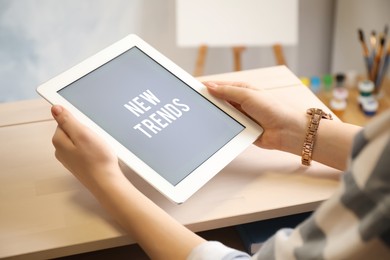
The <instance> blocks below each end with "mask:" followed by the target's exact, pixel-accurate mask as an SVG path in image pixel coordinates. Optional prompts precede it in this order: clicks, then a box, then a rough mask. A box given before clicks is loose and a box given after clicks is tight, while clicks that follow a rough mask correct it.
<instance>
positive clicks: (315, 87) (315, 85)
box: [310, 76, 321, 94]
mask: <svg viewBox="0 0 390 260" xmlns="http://www.w3.org/2000/svg"><path fill="white" fill-rule="evenodd" d="M310 89H311V91H313V93H315V94H317V93H318V92H320V90H321V79H320V78H319V77H317V76H313V77H311V78H310Z"/></svg>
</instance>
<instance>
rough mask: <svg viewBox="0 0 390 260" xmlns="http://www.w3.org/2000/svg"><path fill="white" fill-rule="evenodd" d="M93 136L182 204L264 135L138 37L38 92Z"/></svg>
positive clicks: (112, 47)
mask: <svg viewBox="0 0 390 260" xmlns="http://www.w3.org/2000/svg"><path fill="white" fill-rule="evenodd" d="M37 91H38V93H39V94H40V95H41V96H42V97H44V98H45V99H46V100H48V101H49V102H50V103H52V104H60V105H62V106H64V107H66V108H67V109H68V110H69V111H70V112H72V113H73V114H74V116H75V117H76V118H78V119H79V120H80V121H81V122H82V123H84V124H85V125H86V126H88V127H90V128H91V129H92V130H94V131H96V132H97V133H98V134H99V135H100V136H102V137H103V138H104V139H106V141H108V143H109V144H111V145H112V146H113V147H114V149H115V150H116V152H117V155H118V158H119V159H120V160H121V161H123V162H124V163H125V164H126V165H128V166H129V167H130V168H132V169H133V170H134V171H135V172H136V173H137V174H139V175H140V176H141V177H142V178H143V179H145V180H146V181H147V182H149V183H150V184H151V185H152V186H154V187H155V188H156V189H157V190H159V191H160V192H161V193H162V194H163V195H165V196H166V197H168V198H169V199H170V200H172V201H174V202H176V203H182V202H184V201H185V200H186V199H188V198H189V197H190V196H191V195H192V194H194V193H195V192H196V191H197V190H198V189H200V188H201V187H202V186H203V185H204V184H206V183H207V182H208V181H209V180H210V179H211V178H212V177H213V176H215V175H216V174H217V173H218V172H219V171H220V170H221V169H222V168H224V167H225V166H226V165H227V164H228V163H229V162H230V161H232V160H233V159H234V158H235V157H236V156H237V155H238V154H240V153H241V152H242V151H243V150H244V149H245V148H247V147H248V146H249V145H250V144H251V143H253V142H254V141H255V140H256V139H257V138H258V137H259V135H260V134H261V133H262V128H261V127H260V126H259V125H258V124H256V123H254V122H253V121H251V120H250V119H249V118H248V117H246V116H245V115H243V114H242V113H240V112H239V111H238V110H236V109H234V108H233V107H232V106H230V105H229V104H227V103H226V102H223V101H221V100H217V99H216V98H213V97H212V96H211V95H210V94H208V92H207V89H206V88H205V86H204V85H203V84H202V83H200V82H199V81H197V80H196V79H194V78H193V77H192V76H191V75H189V74H188V73H186V72H185V71H184V70H182V69H181V68H180V67H178V66H177V65H175V64H174V63H173V62H172V61H170V60H169V59H167V58H166V57H164V56H163V55H162V54H161V53H159V52H158V51H157V50H155V49H154V48H152V47H151V46H150V45H149V44H147V43H146V42H144V41H143V40H141V39H140V38H139V37H137V36H135V35H129V36H127V37H126V38H124V39H122V40H120V41H118V42H116V43H115V44H113V45H111V46H109V47H107V48H106V49H104V50H102V51H101V52H99V53H97V54H96V55H94V56H92V57H90V58H88V59H87V60H85V61H83V62H82V63H80V64H78V65H76V66H75V67H73V68H71V69H69V70H68V71H66V72H64V73H62V74H60V75H58V76H57V77H55V78H53V79H51V80H49V81H48V82H46V83H44V84H43V85H41V86H39V87H38V89H37Z"/></svg>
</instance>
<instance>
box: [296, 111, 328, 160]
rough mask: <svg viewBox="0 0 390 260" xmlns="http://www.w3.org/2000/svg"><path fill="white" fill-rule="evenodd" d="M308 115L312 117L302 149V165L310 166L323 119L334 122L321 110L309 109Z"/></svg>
mask: <svg viewBox="0 0 390 260" xmlns="http://www.w3.org/2000/svg"><path fill="white" fill-rule="evenodd" d="M306 114H308V115H309V116H310V119H309V125H308V127H307V131H306V136H305V141H304V142H303V148H302V164H303V165H306V166H310V163H311V160H312V155H313V148H314V143H315V139H316V135H317V130H318V126H319V125H320V121H321V119H322V118H325V119H330V120H332V115H331V114H327V113H325V112H324V111H323V110H322V109H319V108H309V109H308V110H307V111H306Z"/></svg>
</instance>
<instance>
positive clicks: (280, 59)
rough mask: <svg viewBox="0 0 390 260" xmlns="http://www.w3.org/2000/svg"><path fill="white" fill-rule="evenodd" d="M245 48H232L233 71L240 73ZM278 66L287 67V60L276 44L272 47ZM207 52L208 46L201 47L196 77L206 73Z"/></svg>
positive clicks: (197, 60) (281, 49)
mask: <svg viewBox="0 0 390 260" xmlns="http://www.w3.org/2000/svg"><path fill="white" fill-rule="evenodd" d="M245 49H246V48H245V47H244V46H235V47H232V51H233V61H234V63H233V69H234V71H240V70H241V68H242V66H241V56H242V53H243V52H244V51H245ZM272 49H273V52H274V56H275V60H276V64H277V65H287V63H286V60H285V58H284V54H283V47H282V45H280V44H274V45H273V46H272ZM207 50H208V47H207V45H201V46H199V48H198V57H197V59H196V64H195V70H194V76H195V77H199V76H202V75H203V72H204V67H205V63H206V56H207Z"/></svg>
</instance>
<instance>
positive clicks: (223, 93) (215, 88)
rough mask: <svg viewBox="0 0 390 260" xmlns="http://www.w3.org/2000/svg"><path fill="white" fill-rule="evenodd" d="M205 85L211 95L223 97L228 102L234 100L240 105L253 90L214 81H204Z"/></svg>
mask: <svg viewBox="0 0 390 260" xmlns="http://www.w3.org/2000/svg"><path fill="white" fill-rule="evenodd" d="M205 86H206V87H207V89H208V90H209V92H210V93H211V94H212V95H214V96H216V97H218V98H221V99H224V100H226V101H228V102H234V103H237V104H240V105H241V104H242V103H243V102H244V101H245V100H247V99H248V98H249V97H250V95H251V93H253V91H254V90H253V89H249V88H245V87H244V88H242V87H236V86H231V85H219V84H216V83H214V82H206V83H205Z"/></svg>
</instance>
